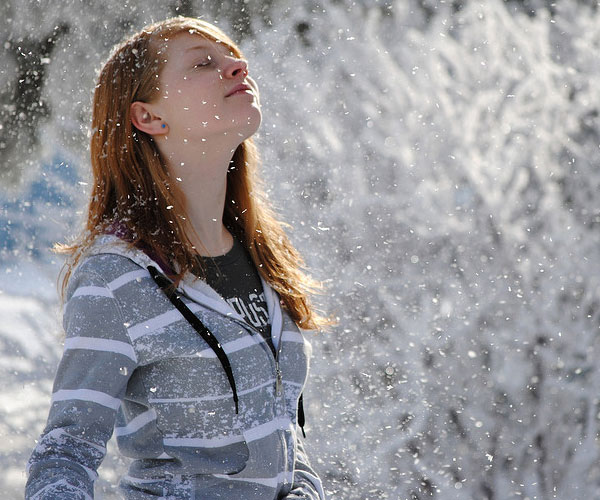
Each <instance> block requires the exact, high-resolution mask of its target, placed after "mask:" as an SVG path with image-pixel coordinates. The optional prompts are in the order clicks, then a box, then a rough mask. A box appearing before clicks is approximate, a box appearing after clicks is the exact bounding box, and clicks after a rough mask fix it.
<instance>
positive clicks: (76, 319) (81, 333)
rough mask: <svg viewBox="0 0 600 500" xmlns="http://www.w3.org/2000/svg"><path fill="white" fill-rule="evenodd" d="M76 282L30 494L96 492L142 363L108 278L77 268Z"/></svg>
mask: <svg viewBox="0 0 600 500" xmlns="http://www.w3.org/2000/svg"><path fill="white" fill-rule="evenodd" d="M71 282H72V283H71V284H70V285H69V289H70V290H69V292H70V291H71V290H73V293H72V295H71V296H70V298H69V300H68V302H67V304H66V306H65V309H64V316H63V325H64V328H65V333H66V338H65V346H64V352H63V356H62V359H61V361H60V363H59V366H58V370H57V373H56V378H55V380H54V388H53V393H52V400H51V407H50V413H49V416H48V421H47V425H46V427H45V429H44V431H43V433H42V435H41V437H40V439H39V440H38V443H37V446H36V447H35V448H34V450H33V452H32V454H31V457H30V459H29V461H28V464H27V474H28V480H27V484H26V486H25V498H26V499H30V500H34V499H35V500H50V499H54V500H55V499H57V498H60V499H61V500H75V499H77V500H79V499H91V498H93V497H94V481H95V479H96V478H97V473H96V470H97V469H98V467H99V466H100V463H101V462H102V460H103V459H104V456H105V454H106V443H107V441H108V440H109V439H110V437H111V435H112V432H113V428H114V422H115V418H116V413H117V410H118V408H119V406H120V404H121V399H122V398H123V396H124V395H125V390H126V387H127V382H128V380H129V378H130V376H131V373H132V372H133V370H134V369H135V367H136V366H137V359H136V355H135V351H134V349H133V346H132V344H131V341H130V339H129V335H128V333H127V328H126V325H125V324H124V322H123V318H122V316H121V312H120V310H119V306H118V304H117V302H116V300H115V298H114V296H113V294H112V292H111V290H110V289H109V286H108V285H107V284H106V283H105V282H104V280H103V279H102V278H101V277H99V276H97V275H95V274H93V273H77V274H76V275H74V276H73V278H72V279H71ZM73 282H74V283H73ZM71 285H73V286H71Z"/></svg>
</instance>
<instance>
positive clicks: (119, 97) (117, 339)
mask: <svg viewBox="0 0 600 500" xmlns="http://www.w3.org/2000/svg"><path fill="white" fill-rule="evenodd" d="M260 121H261V112H260V106H259V98H258V91H257V87H256V84H255V82H254V81H253V80H252V79H251V78H250V77H249V76H248V65H247V63H246V61H245V60H244V59H243V58H242V55H241V53H240V50H239V49H238V48H237V47H236V45H235V44H234V43H233V42H232V41H231V40H230V39H229V38H228V37H227V36H226V35H225V34H224V33H223V32H221V30H219V29H218V28H216V27H215V26H212V25H210V24H208V23H206V22H203V21H200V20H197V19H191V18H175V19H169V20H166V21H163V22H160V23H157V24H153V25H151V26H148V27H146V28H144V29H143V30H142V31H140V32H139V33H137V34H135V35H134V36H132V37H131V38H129V39H128V40H126V41H125V42H124V43H122V44H121V45H119V46H118V47H117V48H116V49H115V51H114V52H113V54H112V55H111V57H110V58H109V60H108V62H107V63H106V64H105V65H104V67H103V69H102V71H101V73H100V76H99V79H98V84H97V85H96V89H95V93H94V100H93V117H92V131H91V162H92V169H93V187H92V192H91V199H90V203H89V210H88V215H87V227H86V231H85V232H84V233H83V234H82V235H81V236H80V238H79V239H78V240H77V241H76V242H75V243H74V244H72V245H70V246H63V247H61V250H62V251H63V252H66V253H68V254H69V255H70V259H69V261H68V265H67V267H66V273H65V277H64V283H63V293H64V294H65V299H66V304H65V308H64V327H65V331H66V340H65V350H64V355H63V358H62V360H61V362H60V365H59V368H58V372H57V375H56V380H55V384H54V390H53V395H52V405H51V409H50V415H49V418H48V423H47V426H46V428H45V429H44V432H43V434H42V436H41V438H40V440H39V443H38V444H37V446H36V448H35V449H34V451H33V454H32V456H31V458H30V460H29V464H28V474H29V478H28V482H27V486H26V496H27V498H32V499H33V498H35V499H53V500H55V499H58V498H60V499H63V498H65V499H66V498H69V499H89V498H92V497H93V484H94V479H95V478H96V476H97V474H96V469H97V468H98V466H99V465H100V463H101V462H102V459H103V458H104V455H105V451H106V448H105V445H106V442H107V441H108V439H109V438H110V436H111V435H112V433H113V430H114V433H115V435H116V437H117V442H118V445H119V449H120V451H121V453H122V454H123V455H124V456H126V457H130V458H131V459H132V462H131V466H130V468H129V472H128V473H127V474H126V475H124V476H123V478H122V480H121V482H120V485H119V486H120V489H121V491H122V493H123V495H124V497H125V498H127V499H151V498H169V499H196V500H200V499H202V500H212V499H236V500H249V499H259V498H260V499H299V498H304V499H323V498H324V493H323V489H322V486H321V481H320V480H319V478H318V476H317V474H316V473H315V472H314V470H313V469H312V468H311V466H310V464H309V462H308V459H307V457H306V454H305V452H304V449H303V446H302V443H301V441H300V440H299V439H298V436H297V423H299V424H300V425H302V420H303V414H302V411H301V410H302V405H301V393H302V389H303V387H304V384H305V381H306V376H307V369H308V359H309V355H310V347H309V344H308V342H307V341H306V339H305V338H304V334H303V333H302V332H301V331H300V330H299V328H298V327H300V328H302V329H315V328H320V327H322V326H324V325H325V324H326V323H327V322H328V320H327V319H326V318H324V317H322V316H320V315H319V314H318V313H316V311H315V310H314V309H313V308H312V306H311V304H310V301H309V295H310V293H312V292H313V291H316V288H317V284H316V283H315V282H313V281H312V280H311V279H310V278H309V277H308V276H307V275H305V274H304V273H303V272H302V270H301V268H302V265H303V262H302V259H301V258H300V256H299V254H298V252H297V251H296V250H295V249H294V247H293V246H292V245H291V243H290V241H289V240H288V238H287V237H286V235H285V233H284V231H283V229H282V224H281V223H280V222H278V221H277V220H276V218H275V217H274V215H273V213H272V211H271V210H270V209H269V206H268V203H267V202H266V200H265V198H264V196H263V193H262V191H261V187H260V184H259V182H258V178H257V172H256V171H257V166H258V156H257V153H256V150H255V147H254V144H253V142H252V139H251V136H252V135H253V134H254V133H255V132H256V130H257V129H258V126H259V124H260ZM299 401H300V405H299ZM299 408H300V411H299Z"/></svg>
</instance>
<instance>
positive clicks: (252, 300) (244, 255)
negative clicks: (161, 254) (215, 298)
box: [202, 238, 275, 352]
mask: <svg viewBox="0 0 600 500" xmlns="http://www.w3.org/2000/svg"><path fill="white" fill-rule="evenodd" d="M202 264H203V267H204V272H205V275H206V276H205V279H206V282H207V283H208V284H209V285H210V286H211V287H212V288H214V289H215V290H216V291H217V292H219V294H220V295H221V297H223V298H224V299H225V300H226V301H227V302H228V303H229V305H230V306H231V307H232V308H233V310H234V311H236V312H237V313H238V314H239V315H240V316H242V317H243V318H244V319H245V320H246V322H247V323H249V324H250V325H252V326H254V327H255V328H256V329H258V330H259V331H260V333H261V334H262V336H263V337H264V338H265V340H266V341H267V343H268V344H269V347H270V348H271V350H272V351H273V352H275V348H274V346H273V341H272V339H271V335H270V328H269V311H268V309H267V302H266V300H265V295H264V292H263V287H262V282H261V281H260V276H259V274H258V271H257V270H256V266H255V265H254V263H253V262H252V258H251V257H250V254H249V253H248V251H247V250H246V249H245V248H244V246H243V245H242V244H241V243H240V242H239V241H238V240H237V239H236V238H233V247H232V248H231V250H230V251H229V252H227V253H226V254H225V255H220V256H217V257H203V258H202Z"/></svg>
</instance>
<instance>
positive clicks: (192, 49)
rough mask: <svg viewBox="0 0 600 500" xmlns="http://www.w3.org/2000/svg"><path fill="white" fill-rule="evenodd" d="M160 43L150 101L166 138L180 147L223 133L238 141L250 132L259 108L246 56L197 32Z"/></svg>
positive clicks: (255, 121)
mask: <svg viewBox="0 0 600 500" xmlns="http://www.w3.org/2000/svg"><path fill="white" fill-rule="evenodd" d="M165 46H166V51H163V53H162V54H160V56H159V57H164V59H165V60H166V63H165V64H164V66H163V69H162V72H161V75H160V81H159V95H158V97H157V98H155V99H154V100H153V103H152V104H153V106H155V108H156V114H159V116H160V118H161V119H162V121H163V123H165V125H166V127H165V131H166V132H167V135H168V140H169V141H172V140H174V141H176V143H178V142H179V141H180V142H181V144H182V146H183V145H185V144H189V143H194V142H195V141H211V140H214V139H215V138H218V137H222V138H224V137H225V136H227V137H226V138H227V139H228V141H230V140H232V139H233V138H235V140H236V141H238V142H237V143H238V144H240V143H241V142H242V141H243V140H244V139H247V138H248V137H250V136H251V135H252V134H254V133H255V132H256V130H257V129H258V127H259V125H260V121H261V113H260V106H259V102H258V92H257V87H256V83H255V82H254V81H253V80H252V79H251V78H250V77H249V76H248V66H247V63H246V61H244V60H242V59H238V58H237V57H235V56H234V55H233V54H232V53H231V51H230V50H229V48H228V47H227V46H226V45H224V44H221V43H217V42H213V41H211V40H208V39H206V38H203V37H202V36H200V35H192V34H189V33H182V34H179V35H177V36H175V37H173V38H172V39H169V40H168V41H166V42H165Z"/></svg>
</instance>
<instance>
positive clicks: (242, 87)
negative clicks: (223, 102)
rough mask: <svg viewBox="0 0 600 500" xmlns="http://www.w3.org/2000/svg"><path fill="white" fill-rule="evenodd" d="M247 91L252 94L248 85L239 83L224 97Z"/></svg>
mask: <svg viewBox="0 0 600 500" xmlns="http://www.w3.org/2000/svg"><path fill="white" fill-rule="evenodd" d="M247 90H249V91H250V92H252V88H251V87H250V85H246V84H245V83H240V84H239V85H236V86H235V87H233V88H232V89H231V90H230V91H229V93H228V94H227V95H226V96H225V97H229V96H232V95H233V94H235V93H237V92H245V91H247Z"/></svg>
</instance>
